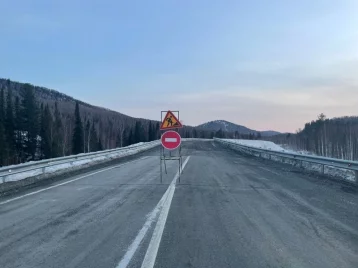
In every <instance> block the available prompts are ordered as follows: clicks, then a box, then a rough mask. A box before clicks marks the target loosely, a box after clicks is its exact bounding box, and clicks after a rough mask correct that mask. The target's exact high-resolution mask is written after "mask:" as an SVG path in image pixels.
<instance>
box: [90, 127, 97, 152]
mask: <svg viewBox="0 0 358 268" xmlns="http://www.w3.org/2000/svg"><path fill="white" fill-rule="evenodd" d="M96 151H98V137H97V132H96V128H95V124H94V122H92V127H91V134H90V152H96Z"/></svg>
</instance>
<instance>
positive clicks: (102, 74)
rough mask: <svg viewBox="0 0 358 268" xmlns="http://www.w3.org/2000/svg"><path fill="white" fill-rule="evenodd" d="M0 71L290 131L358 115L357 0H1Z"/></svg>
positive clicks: (120, 105) (146, 109)
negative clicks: (324, 119)
mask: <svg viewBox="0 0 358 268" xmlns="http://www.w3.org/2000/svg"><path fill="white" fill-rule="evenodd" d="M0 10H2V12H1V16H0V36H1V40H0V77H4V78H10V79H12V80H16V81H21V82H30V83H33V84H36V85H41V86H46V87H49V88H53V89H56V90H59V91H61V92H64V93H66V94H68V95H71V96H73V97H75V98H78V99H81V100H84V101H86V102H89V103H91V104H94V105H98V106H103V107H107V108H110V109H113V110H116V111H119V112H122V113H126V114H128V115H131V116H135V117H142V118H150V119H157V120H158V119H159V118H160V113H159V111H160V110H166V109H172V110H177V109H179V110H180V111H181V119H183V121H184V123H185V124H189V125H197V124H200V123H203V122H205V121H209V120H215V119H226V120H228V121H232V122H235V123H238V124H243V125H246V126H248V127H251V128H255V129H259V130H264V129H275V130H280V131H295V130H296V129H298V128H300V127H303V125H304V123H305V122H307V121H310V120H312V119H314V118H316V116H317V114H319V113H321V112H324V113H326V114H327V116H328V117H335V116H342V115H354V114H357V109H358V108H357V107H358V87H357V85H358V81H357V77H358V76H357V71H358V61H357V59H358V18H357V16H356V14H357V12H358V1H355V0H341V1H338V0H337V1H333V0H315V1H308V0H301V1H290V0H261V1H258V0H253V1H249V0H247V1H239V0H236V1H234V0H223V1H218V0H217V1H214V0H206V1H204V0H181V1H179V0H178V1H171V0H161V1H155V0H153V1H144V0H142V1H118V0H117V1H105V0H104V1H92V0H87V1H76V0H73V1H69V0H62V1H45V0H33V1H25V0H22V1H20V0H2V1H0Z"/></svg>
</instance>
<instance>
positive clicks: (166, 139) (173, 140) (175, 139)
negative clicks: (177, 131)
mask: <svg viewBox="0 0 358 268" xmlns="http://www.w3.org/2000/svg"><path fill="white" fill-rule="evenodd" d="M164 141H166V142H177V141H178V139H177V138H165V139H164Z"/></svg>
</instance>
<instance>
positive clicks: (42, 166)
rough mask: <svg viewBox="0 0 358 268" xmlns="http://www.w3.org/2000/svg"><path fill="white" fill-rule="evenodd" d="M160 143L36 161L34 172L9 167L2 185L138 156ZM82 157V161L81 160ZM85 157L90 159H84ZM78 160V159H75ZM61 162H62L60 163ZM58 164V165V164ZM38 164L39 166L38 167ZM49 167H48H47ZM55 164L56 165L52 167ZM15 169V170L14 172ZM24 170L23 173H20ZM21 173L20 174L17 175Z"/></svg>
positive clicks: (26, 166) (1, 181) (4, 173)
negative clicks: (133, 155)
mask: <svg viewBox="0 0 358 268" xmlns="http://www.w3.org/2000/svg"><path fill="white" fill-rule="evenodd" d="M159 143H160V142H159V141H157V142H148V144H147V143H145V142H140V143H137V144H133V145H131V146H127V147H123V148H122V149H124V150H118V151H113V150H111V151H107V152H106V151H103V153H102V154H97V155H93V156H90V155H89V154H78V155H75V156H73V158H71V159H61V158H58V159H48V160H47V161H46V163H45V162H43V161H39V162H38V163H36V161H34V162H32V164H33V165H32V168H35V169H33V170H26V169H29V168H31V166H29V165H24V164H20V165H14V166H7V167H6V170H4V171H3V172H1V173H0V184H1V183H3V178H5V182H14V181H19V180H23V179H26V178H30V177H34V176H38V175H43V174H44V173H45V174H51V173H54V172H57V171H61V170H68V169H73V168H78V167H80V166H84V165H91V164H95V163H98V162H103V161H108V160H111V159H115V158H119V157H124V156H127V155H132V154H136V153H139V152H141V151H144V150H147V149H150V148H153V147H155V146H157V145H158V144H159ZM138 146H140V147H138ZM81 157H82V159H81ZM83 157H88V158H85V159H84V158H83ZM75 158H77V159H75ZM51 161H52V162H51ZM60 161H61V162H60ZM56 162H57V164H56ZM26 164H28V163H26ZM36 164H38V165H36ZM47 164H48V165H49V166H46V165H47ZM52 164H54V165H52ZM15 167H20V169H14V168H15ZM22 167H23V168H22ZM37 167H39V168H37ZM12 169H14V170H12ZM21 170H23V172H19V171H21ZM12 172H16V174H12ZM17 172H19V173H17Z"/></svg>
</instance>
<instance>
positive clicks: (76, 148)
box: [72, 102, 83, 154]
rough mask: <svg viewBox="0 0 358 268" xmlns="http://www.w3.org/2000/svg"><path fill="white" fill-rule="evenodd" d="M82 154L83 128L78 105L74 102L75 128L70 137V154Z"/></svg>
mask: <svg viewBox="0 0 358 268" xmlns="http://www.w3.org/2000/svg"><path fill="white" fill-rule="evenodd" d="M82 152H83V127H82V121H81V115H80V107H79V103H78V102H76V108H75V128H74V130H73V137H72V153H73V154H80V153H82Z"/></svg>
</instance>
